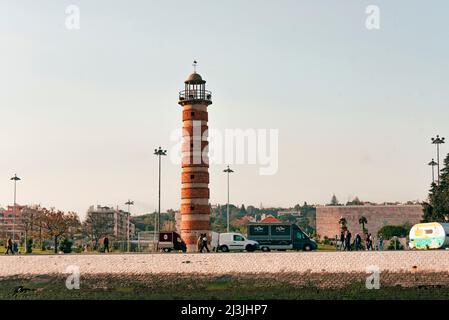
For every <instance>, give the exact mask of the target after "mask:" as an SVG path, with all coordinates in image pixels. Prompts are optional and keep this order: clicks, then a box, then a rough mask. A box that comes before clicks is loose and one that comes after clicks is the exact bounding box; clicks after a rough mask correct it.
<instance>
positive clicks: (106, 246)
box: [103, 236, 109, 253]
mask: <svg viewBox="0 0 449 320" xmlns="http://www.w3.org/2000/svg"><path fill="white" fill-rule="evenodd" d="M103 246H104V252H105V253H106V251H107V252H108V253H109V238H108V237H107V236H106V237H104V240H103Z"/></svg>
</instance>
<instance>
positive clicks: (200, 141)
mask: <svg viewBox="0 0 449 320" xmlns="http://www.w3.org/2000/svg"><path fill="white" fill-rule="evenodd" d="M178 103H179V105H181V106H182V131H183V140H182V171H181V172H182V173H181V238H182V239H183V240H184V242H185V243H186V246H187V251H188V252H195V251H197V240H198V237H199V236H200V235H201V234H202V233H207V234H208V233H209V231H210V222H209V219H210V207H209V158H208V141H207V129H208V126H207V122H208V112H207V108H208V106H209V105H211V104H212V93H211V92H210V91H207V90H206V81H205V80H203V78H202V77H201V76H200V75H199V74H198V73H197V72H196V61H195V62H194V72H193V73H192V74H190V75H189V76H188V77H187V80H186V81H185V82H184V90H182V91H181V92H180V93H179V102H178Z"/></svg>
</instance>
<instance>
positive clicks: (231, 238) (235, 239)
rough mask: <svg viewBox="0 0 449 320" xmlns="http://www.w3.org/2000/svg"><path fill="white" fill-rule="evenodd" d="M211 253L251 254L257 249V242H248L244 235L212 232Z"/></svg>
mask: <svg viewBox="0 0 449 320" xmlns="http://www.w3.org/2000/svg"><path fill="white" fill-rule="evenodd" d="M211 247H212V251H216V252H218V251H222V252H229V251H243V250H246V251H248V252H253V251H255V250H257V249H258V248H259V243H257V241H253V240H248V239H247V238H246V237H245V236H244V235H242V234H240V233H235V232H229V233H217V232H212V241H211Z"/></svg>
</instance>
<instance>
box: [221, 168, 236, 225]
mask: <svg viewBox="0 0 449 320" xmlns="http://www.w3.org/2000/svg"><path fill="white" fill-rule="evenodd" d="M223 172H226V173H227V175H228V202H227V204H226V216H227V221H228V223H227V228H226V230H227V232H229V174H230V173H232V172H234V171H233V170H231V168H229V166H228V167H227V168H226V169H225V170H223Z"/></svg>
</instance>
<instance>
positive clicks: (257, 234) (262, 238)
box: [248, 222, 318, 251]
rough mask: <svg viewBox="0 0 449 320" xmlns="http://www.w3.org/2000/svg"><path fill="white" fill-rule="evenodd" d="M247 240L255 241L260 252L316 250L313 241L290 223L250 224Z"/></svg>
mask: <svg viewBox="0 0 449 320" xmlns="http://www.w3.org/2000/svg"><path fill="white" fill-rule="evenodd" d="M248 239H250V240H254V241H257V242H258V243H259V248H260V249H261V250H262V251H270V250H304V251H312V250H316V249H317V247H318V245H317V243H316V242H315V240H313V239H310V237H309V236H308V235H307V234H306V233H305V232H304V231H302V230H301V228H300V227H299V226H297V225H296V224H290V223H282V222H276V223H250V224H249V225H248Z"/></svg>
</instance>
